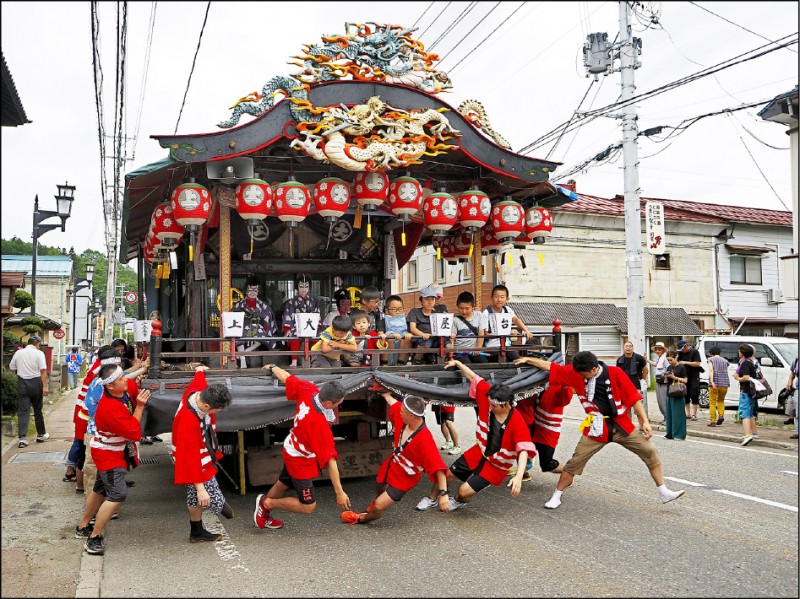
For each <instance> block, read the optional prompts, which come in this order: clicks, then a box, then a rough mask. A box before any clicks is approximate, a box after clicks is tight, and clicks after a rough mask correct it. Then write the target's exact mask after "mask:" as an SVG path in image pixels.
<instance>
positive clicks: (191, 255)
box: [189, 233, 194, 262]
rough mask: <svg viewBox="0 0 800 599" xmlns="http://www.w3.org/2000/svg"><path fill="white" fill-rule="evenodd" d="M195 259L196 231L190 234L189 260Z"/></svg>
mask: <svg viewBox="0 0 800 599" xmlns="http://www.w3.org/2000/svg"><path fill="white" fill-rule="evenodd" d="M193 260H194V233H192V234H191V235H190V236H189V262H192V261H193Z"/></svg>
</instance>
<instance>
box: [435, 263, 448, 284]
mask: <svg viewBox="0 0 800 599" xmlns="http://www.w3.org/2000/svg"><path fill="white" fill-rule="evenodd" d="M446 272H447V260H437V259H436V258H434V259H433V276H434V279H435V280H436V282H437V283H444V281H445V273H446Z"/></svg>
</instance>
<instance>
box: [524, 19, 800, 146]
mask: <svg viewBox="0 0 800 599" xmlns="http://www.w3.org/2000/svg"><path fill="white" fill-rule="evenodd" d="M791 35H794V36H796V35H797V34H796V33H793V34H790V35H787V36H785V37H783V38H781V39H780V40H778V41H779V42H781V41H783V40H785V39H786V38H788V37H790V36H791ZM796 43H797V37H795V38H794V39H793V40H789V41H787V42H783V43H781V44H780V45H778V46H776V47H773V48H767V49H766V50H764V49H763V48H766V45H764V46H759V47H758V48H754V49H753V50H749V51H748V52H744V53H742V54H739V55H738V56H734V57H733V58H729V59H728V60H725V61H723V62H721V63H718V64H716V65H714V66H713V67H709V68H707V69H705V70H703V71H698V72H696V73H693V74H691V75H687V76H686V77H683V78H681V79H677V80H675V81H672V82H671V83H667V84H665V85H662V86H661V87H657V88H655V89H652V90H650V91H647V92H644V93H641V94H639V95H635V96H633V97H631V98H628V99H627V100H624V101H621V102H615V103H613V104H609V105H607V106H604V107H602V108H598V109H596V110H591V111H587V112H584V113H581V114H580V115H578V116H579V118H580V119H581V120H580V121H579V122H577V123H575V124H574V125H572V126H570V127H569V128H567V130H566V131H571V130H572V129H574V128H575V127H581V126H583V125H585V124H587V123H589V122H591V121H593V120H594V119H596V118H598V117H600V116H603V115H605V114H607V113H609V112H611V111H612V110H615V109H618V108H622V107H624V106H627V105H629V104H632V103H636V102H640V101H643V100H647V99H650V98H653V97H655V96H657V95H660V94H662V93H665V92H667V91H671V90H673V89H676V88H678V87H681V86H683V85H686V84H687V83H691V82H693V81H697V80H699V79H702V78H703V77H707V76H708V75H712V74H714V73H717V72H719V71H722V70H724V69H727V68H730V67H732V66H736V65H738V64H742V63H744V62H748V61H750V60H755V59H756V58H760V57H762V56H765V55H767V54H770V53H771V52H774V51H776V50H779V49H781V48H783V47H785V46H789V45H793V44H796ZM759 50H761V51H760V52H758V51H759ZM753 52H758V53H757V54H752V53H753ZM748 54H751V55H750V56H748ZM571 118H572V117H571ZM563 126H564V124H563V123H562V124H561V125H558V126H557V127H556V128H554V129H552V130H551V131H549V132H548V133H545V134H544V135H543V136H541V137H540V138H538V139H537V140H535V141H533V142H531V143H530V144H528V145H527V146H525V147H524V148H523V149H522V150H520V151H519V153H520V154H522V153H525V152H530V151H532V150H535V149H536V148H538V147H541V146H542V145H544V144H546V143H549V142H550V141H551V140H552V139H553V138H554V137H555V135H556V134H559V130H560V129H561V128H562V127H563Z"/></svg>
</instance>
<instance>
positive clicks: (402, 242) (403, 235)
mask: <svg viewBox="0 0 800 599" xmlns="http://www.w3.org/2000/svg"><path fill="white" fill-rule="evenodd" d="M400 245H402V246H403V247H406V224H405V223H403V232H402V233H400Z"/></svg>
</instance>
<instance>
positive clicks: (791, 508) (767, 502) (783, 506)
mask: <svg viewBox="0 0 800 599" xmlns="http://www.w3.org/2000/svg"><path fill="white" fill-rule="evenodd" d="M713 490H714V491H716V492H717V493H722V494H724V495H732V496H733V497H739V498H740V499H747V500H749V501H755V502H757V503H763V504H764V505H771V506H773V507H779V508H781V509H782V510H789V511H790V512H795V513H797V508H796V507H795V506H793V505H786V504H785V503H778V502H777V501H770V500H769V499H759V498H758V497H753V496H752V495H742V494H741V493H735V492H733V491H728V490H727V489H713Z"/></svg>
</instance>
